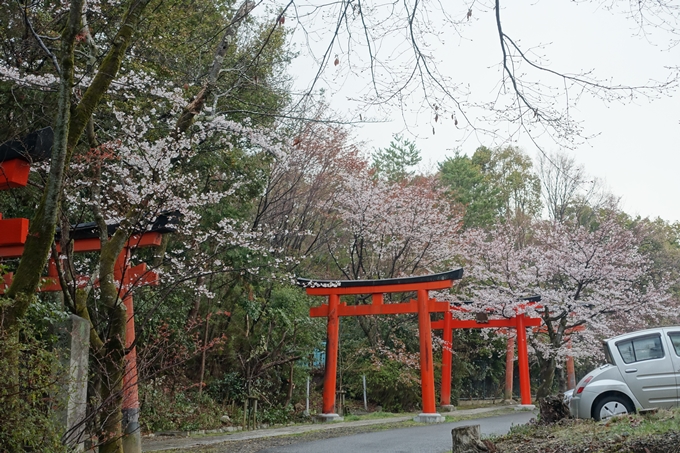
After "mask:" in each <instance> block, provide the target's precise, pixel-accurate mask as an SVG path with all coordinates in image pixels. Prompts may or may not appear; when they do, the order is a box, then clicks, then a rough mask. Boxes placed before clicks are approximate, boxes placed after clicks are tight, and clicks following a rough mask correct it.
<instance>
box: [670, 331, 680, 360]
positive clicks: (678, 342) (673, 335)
mask: <svg viewBox="0 0 680 453" xmlns="http://www.w3.org/2000/svg"><path fill="white" fill-rule="evenodd" d="M668 337H669V338H670V339H671V343H673V349H675V355H677V356H680V332H669V333H668Z"/></svg>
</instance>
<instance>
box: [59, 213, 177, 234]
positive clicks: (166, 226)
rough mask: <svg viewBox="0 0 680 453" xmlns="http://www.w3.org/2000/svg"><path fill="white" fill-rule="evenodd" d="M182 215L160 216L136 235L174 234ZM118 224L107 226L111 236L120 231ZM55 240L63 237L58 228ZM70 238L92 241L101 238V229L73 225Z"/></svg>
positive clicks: (89, 225) (92, 224)
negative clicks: (150, 233) (147, 233)
mask: <svg viewBox="0 0 680 453" xmlns="http://www.w3.org/2000/svg"><path fill="white" fill-rule="evenodd" d="M181 216H182V214H181V213H180V212H179V211H168V212H163V213H161V214H159V215H158V216H157V217H156V218H155V219H154V220H153V222H149V226H148V227H147V228H146V229H144V230H140V231H136V232H135V233H146V232H153V233H160V234H166V233H174V232H175V231H176V230H177V224H178V223H179V218H180V217H181ZM118 225H119V224H118V223H112V224H108V225H106V227H107V230H108V233H109V236H111V235H113V233H115V232H116V230H117V229H118ZM54 236H55V239H57V240H58V239H59V238H60V237H61V229H60V228H57V232H56V234H55V235H54ZM69 237H70V238H71V239H92V238H98V237H99V227H98V226H97V224H96V223H95V222H87V223H79V224H77V225H72V226H71V228H70V230H69Z"/></svg>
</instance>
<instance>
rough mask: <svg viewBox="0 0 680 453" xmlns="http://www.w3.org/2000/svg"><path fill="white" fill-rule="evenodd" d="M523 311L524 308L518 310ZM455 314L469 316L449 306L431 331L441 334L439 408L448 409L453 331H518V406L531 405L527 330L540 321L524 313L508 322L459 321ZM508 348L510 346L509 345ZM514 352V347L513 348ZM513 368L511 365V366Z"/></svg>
mask: <svg viewBox="0 0 680 453" xmlns="http://www.w3.org/2000/svg"><path fill="white" fill-rule="evenodd" d="M522 300H523V301H525V303H524V304H521V305H535V304H536V302H538V301H540V300H541V298H540V296H532V297H527V298H525V299H522ZM518 308H523V307H521V306H520V307H518ZM454 311H461V312H469V310H467V309H465V308H464V307H462V306H460V305H455V304H454V305H452V306H451V308H450V310H448V311H446V312H444V319H443V320H440V321H433V322H432V329H436V330H442V341H443V342H444V347H443V348H442V387H441V406H442V407H450V406H451V358H452V357H451V356H452V347H453V329H497V328H512V329H515V330H516V331H517V358H518V361H519V389H520V396H521V400H520V403H521V404H522V405H525V406H529V405H531V381H530V376H529V354H528V350H527V334H526V328H527V327H537V326H539V325H540V324H541V318H530V317H527V316H525V315H524V313H519V314H516V315H515V316H512V317H510V318H501V319H484V320H472V319H471V320H460V319H455V318H454V317H453V312H454ZM508 347H510V342H508ZM512 347H513V349H514V346H512ZM510 366H512V365H510Z"/></svg>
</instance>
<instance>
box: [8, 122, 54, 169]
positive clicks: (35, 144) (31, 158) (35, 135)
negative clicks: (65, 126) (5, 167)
mask: <svg viewBox="0 0 680 453" xmlns="http://www.w3.org/2000/svg"><path fill="white" fill-rule="evenodd" d="M53 143H54V131H53V130H52V128H51V127H45V128H43V129H40V130H37V131H35V132H31V133H30V134H28V135H26V136H25V137H22V138H21V139H19V140H9V141H6V142H5V143H0V162H5V161H8V160H12V159H23V160H25V161H27V162H38V161H41V160H45V159H48V158H49V157H50V156H51V155H52V144H53Z"/></svg>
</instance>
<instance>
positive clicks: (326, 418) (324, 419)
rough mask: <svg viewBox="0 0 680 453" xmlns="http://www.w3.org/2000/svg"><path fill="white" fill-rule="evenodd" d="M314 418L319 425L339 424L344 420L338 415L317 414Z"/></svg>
mask: <svg viewBox="0 0 680 453" xmlns="http://www.w3.org/2000/svg"><path fill="white" fill-rule="evenodd" d="M314 418H315V420H316V421H317V422H321V423H328V422H341V421H343V420H344V418H343V417H340V416H339V415H338V414H318V415H316V416H315V417H314Z"/></svg>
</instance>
